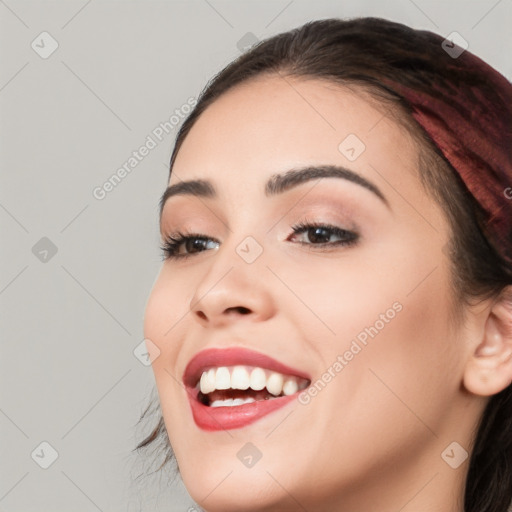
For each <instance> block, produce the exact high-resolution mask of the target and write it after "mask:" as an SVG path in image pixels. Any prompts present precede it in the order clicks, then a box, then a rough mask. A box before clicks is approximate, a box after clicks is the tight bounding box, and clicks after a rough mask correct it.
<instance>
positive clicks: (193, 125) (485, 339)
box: [139, 18, 512, 512]
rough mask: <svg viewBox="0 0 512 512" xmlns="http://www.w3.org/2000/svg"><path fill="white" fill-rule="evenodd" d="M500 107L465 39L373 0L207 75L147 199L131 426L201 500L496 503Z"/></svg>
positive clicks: (506, 329) (506, 451) (507, 313)
mask: <svg viewBox="0 0 512 512" xmlns="http://www.w3.org/2000/svg"><path fill="white" fill-rule="evenodd" d="M454 48H455V49H456V50H457V51H452V50H453V49H454ZM511 106H512V87H511V85H510V83H509V82H508V81H507V80H506V79H505V78H504V77H503V76H501V75H500V74H499V73H498V72H496V71H495V70H493V69H492V68H490V67H489V66H488V65H486V64H485V63H484V62H482V61H481V60H480V59H478V58H477V57H475V56H474V55H472V54H470V53H469V52H467V51H463V49H461V48H458V47H455V46H454V45H453V43H451V42H450V41H444V42H443V38H441V37H440V36H438V35H435V34H433V33H430V32H425V31H417V30H413V29H411V28H409V27H406V26H404V25H401V24H397V23H392V22H389V21H385V20H382V19H375V18H362V19H355V20H349V21H342V20H337V19H330V20H322V21H316V22H312V23H308V24H306V25H304V26H303V27H300V28H298V29H296V30H292V31H290V32H287V33H284V34H280V35H278V36H275V37H272V38H270V39H268V40H266V41H263V42H261V43H259V44H258V45H256V46H255V47H253V48H252V49H251V50H250V51H248V52H247V53H245V54H243V55H242V56H240V57H239V58H238V59H237V60H236V61H234V62H233V63H231V64H230V65H229V66H227V67H226V68H225V69H224V70H223V71H221V72H220V73H219V74H218V75H217V76H216V77H215V78H214V79H213V80H212V81H211V82H210V83H209V84H208V86H207V87H206V89H205V90H204V91H203V93H202V95H201V97H200V98H199V100H198V103H197V105H196V107H195V108H194V110H193V111H192V112H191V114H190V115H189V116H188V118H187V119H186V120H185V122H184V124H183V126H182V128H181V130H180V132H179V134H178V137H177V140H176V144H175V148H174V152H173V154H172V157H171V174H170V180H169V187H168V188H167V190H166V192H165V193H164V195H163V197H162V202H161V233H162V239H163V250H164V255H165V261H164V264H163V266H162V269H161V272H160V275H159V277H158V279H157V280H156V282H155V285H154V287H153V290H152V293H151V295H150V297H149V300H148V303H147V309H146V315H145V337H146V338H147V339H148V340H150V342H148V347H149V348H150V350H153V351H154V352H155V354H158V357H156V355H155V357H154V361H153V370H154V373H155V379H156V384H157V389H158V394H159V400H160V405H161V409H162V414H163V416H162V418H161V420H160V422H159V424H158V425H157V427H156V428H155V429H154V431H153V432H152V434H151V435H150V436H149V437H148V438H146V439H145V440H144V441H143V442H141V443H140V445H139V448H142V447H144V446H148V445H151V444H152V443H153V442H154V441H155V440H157V439H160V440H164V442H165V443H166V454H167V457H166V461H168V460H169V459H170V458H171V456H172V455H173V454H174V456H175V458H176V461H177V463H178V466H179V471H180V474H181V477H182V478H183V481H184V483H185V485H186V487H187V489H188V491H189V492H190V494H191V496H192V498H193V499H194V500H195V501H196V502H197V503H198V505H199V506H200V507H202V508H203V509H204V510H206V511H208V512H214V511H222V512H228V511H241V510H244V511H280V512H283V511H296V510H307V511H326V512H327V511H342V512H370V511H375V512H376V511H378V512H388V511H398V510H400V511H402V512H410V511H414V512H420V511H425V512H426V511H432V510H436V511H439V512H443V511H446V512H454V511H459V512H462V511H464V512H491V511H492V512H505V511H506V510H507V507H508V506H509V504H510V502H511V499H512V389H511V386H510V384H511V382H512V200H510V197H511V194H510V191H511V189H510V187H511V186H512V161H511V152H510V148H511V147H512V128H511V127H512V110H511V108H512V107H511ZM507 191H508V192H507ZM169 440H170V444H169ZM171 445H172V451H171Z"/></svg>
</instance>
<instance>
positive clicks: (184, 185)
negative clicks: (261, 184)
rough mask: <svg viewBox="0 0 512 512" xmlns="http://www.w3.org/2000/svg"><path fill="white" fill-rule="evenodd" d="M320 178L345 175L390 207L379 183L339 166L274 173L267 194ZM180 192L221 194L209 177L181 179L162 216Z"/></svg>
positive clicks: (163, 200) (169, 194) (172, 189)
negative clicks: (206, 178) (207, 178)
mask: <svg viewBox="0 0 512 512" xmlns="http://www.w3.org/2000/svg"><path fill="white" fill-rule="evenodd" d="M318 178H341V179H344V180H347V181H350V182H351V183H355V184H356V185H360V186H361V187H363V188H365V189H367V190H369V191H370V192H372V193H373V194H375V195H376V196H377V197H378V198H379V199H380V200H381V201H382V202H383V203H384V204H385V205H386V206H387V207H388V208H389V203H388V200H387V199H386V197H385V196H384V194H383V193H382V192H381V191H380V189H379V188H378V187H377V185H374V184H373V183H371V182H370V181H368V180H367V179H365V178H363V177H362V176H361V175H359V174H357V173H355V172H354V171H351V170H350V169H346V168H345V167H340V166H337V165H320V166H308V167H303V168H300V169H290V170H289V171H286V172H285V173H283V174H274V175H273V176H271V177H270V178H269V180H268V181H267V183H266V184H265V195H266V196H267V197H271V196H276V195H278V194H282V193H283V192H287V191H288V190H290V189H292V188H294V187H297V186H299V185H302V184H303V183H306V182H308V181H312V180H315V179H318ZM177 195H189V196H193V197H202V198H205V199H215V198H217V197H218V194H217V191H216V189H215V187H214V186H213V184H212V183H211V182H210V181H208V180H201V179H199V180H188V181H180V182H179V183H175V184H174V185H170V186H169V187H167V189H166V190H165V192H164V193H163V195H162V197H161V199H160V217H162V212H163V209H164V206H165V203H166V201H167V200H168V199H169V198H170V197H173V196H177Z"/></svg>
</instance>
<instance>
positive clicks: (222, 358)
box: [183, 347, 311, 387]
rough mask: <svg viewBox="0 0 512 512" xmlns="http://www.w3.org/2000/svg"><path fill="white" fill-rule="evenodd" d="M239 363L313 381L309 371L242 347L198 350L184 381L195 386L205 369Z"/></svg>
mask: <svg viewBox="0 0 512 512" xmlns="http://www.w3.org/2000/svg"><path fill="white" fill-rule="evenodd" d="M237 365H247V366H257V367H260V368H266V369H268V370H273V371H275V372H278V373H282V374H284V375H292V376H295V377H301V378H303V379H306V380H308V381H311V378H310V376H309V375H308V374H307V373H305V372H303V371H301V370H298V369H296V368H292V367H290V366H288V365H286V364H283V363H281V362H279V361H277V360H276V359H274V358H272V357H270V356H267V355H265V354H262V353H261V352H256V351H254V350H249V349H247V348H242V347H229V348H208V349H205V350H202V351H201V352H198V353H197V354H196V355H195V356H194V357H192V359H191V360H190V361H189V363H188V364H187V367H186V368H185V372H184V373H183V382H184V384H185V385H186V386H188V387H195V386H196V385H197V383H198V381H199V379H200V378H201V375H202V373H203V372H204V371H206V370H208V369H210V368H214V367H215V368H217V367H219V366H237Z"/></svg>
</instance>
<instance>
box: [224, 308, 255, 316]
mask: <svg viewBox="0 0 512 512" xmlns="http://www.w3.org/2000/svg"><path fill="white" fill-rule="evenodd" d="M226 311H228V312H229V311H237V312H238V313H241V314H242V315H247V314H249V313H250V312H251V310H250V309H249V308H246V307H244V306H236V307H233V308H228V309H227V310H226Z"/></svg>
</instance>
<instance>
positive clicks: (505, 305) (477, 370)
mask: <svg viewBox="0 0 512 512" xmlns="http://www.w3.org/2000/svg"><path fill="white" fill-rule="evenodd" d="M478 341H480V344H479V345H478V346H477V347H476V348H475V349H474V350H473V352H472V353H471V354H470V357H469V360H468V362H467V364H466V367H465V369H464V386H465V388H466V389H467V390H468V391H470V392H471V393H473V394H475V395H481V396H491V395H495V394H497V393H499V392H500V391H502V390H503V389H505V388H506V387H508V386H509V385H510V384H511V383H512V286H507V287H506V288H504V289H503V291H502V293H501V294H500V295H499V297H498V298H497V299H496V300H495V301H494V302H493V303H492V305H491V308H490V309H489V310H488V312H487V316H486V318H485V325H484V329H483V333H482V335H481V339H480V340H478Z"/></svg>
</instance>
